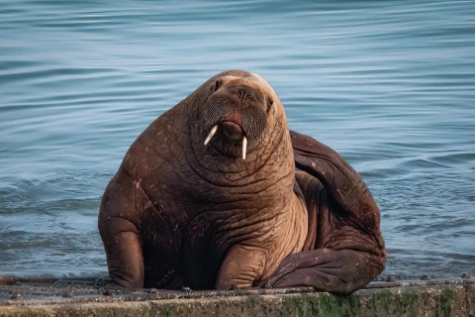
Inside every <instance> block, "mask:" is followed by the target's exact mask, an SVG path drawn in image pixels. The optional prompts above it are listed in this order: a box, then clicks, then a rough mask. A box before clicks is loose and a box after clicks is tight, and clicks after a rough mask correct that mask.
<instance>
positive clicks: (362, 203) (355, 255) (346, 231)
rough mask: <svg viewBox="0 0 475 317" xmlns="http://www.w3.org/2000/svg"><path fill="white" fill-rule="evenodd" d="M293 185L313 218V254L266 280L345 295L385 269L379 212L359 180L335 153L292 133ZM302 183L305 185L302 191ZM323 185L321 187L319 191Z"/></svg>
mask: <svg viewBox="0 0 475 317" xmlns="http://www.w3.org/2000/svg"><path fill="white" fill-rule="evenodd" d="M290 135H291V139H292V146H293V149H294V159H295V164H296V166H297V167H298V168H299V169H301V170H302V171H304V172H306V173H298V175H297V182H298V183H299V185H300V186H301V187H302V190H303V193H304V195H305V198H306V200H307V207H308V212H309V215H312V214H313V215H316V216H314V217H309V219H312V218H313V219H315V221H316V225H313V226H309V228H310V227H313V228H316V231H317V232H316V234H315V233H313V235H312V233H310V232H309V234H308V235H309V236H312V237H316V238H315V242H313V241H312V243H306V245H312V248H315V250H308V249H307V250H304V252H300V253H296V254H293V255H290V256H288V257H287V258H286V259H285V260H284V261H282V263H281V264H280V266H279V268H278V269H277V271H276V272H275V273H274V274H273V276H272V278H271V279H270V281H269V282H270V283H271V284H273V285H274V286H276V287H284V286H302V285H306V286H313V287H315V288H316V289H318V290H321V291H329V292H333V293H338V294H349V293H352V292H354V291H355V290H357V289H359V288H361V287H364V286H365V285H366V284H368V283H369V282H370V281H371V280H373V279H374V278H375V277H376V276H377V275H378V274H379V273H381V272H382V271H383V269H384V262H385V261H386V251H385V249H384V240H383V237H382V235H381V231H380V228H379V223H380V213H379V209H378V206H377V205H376V202H375V201H374V199H373V197H372V195H371V193H370V191H369V189H368V187H367V186H366V184H365V183H364V182H363V180H362V179H361V177H360V175H359V174H358V173H357V172H356V171H355V170H354V169H353V168H351V167H350V166H349V165H348V163H346V162H345V160H344V159H343V158H342V157H341V156H340V155H339V154H338V153H336V152H335V151H333V150H332V149H330V148H329V147H327V146H325V145H323V144H321V143H320V142H318V141H316V140H314V139H313V138H311V137H308V136H304V135H301V134H298V133H295V132H293V131H290ZM302 184H303V186H302ZM322 185H323V186H322Z"/></svg>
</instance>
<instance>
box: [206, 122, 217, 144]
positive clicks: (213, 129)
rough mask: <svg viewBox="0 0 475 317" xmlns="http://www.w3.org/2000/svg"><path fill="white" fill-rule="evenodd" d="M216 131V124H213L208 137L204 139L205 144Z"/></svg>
mask: <svg viewBox="0 0 475 317" xmlns="http://www.w3.org/2000/svg"><path fill="white" fill-rule="evenodd" d="M216 131H218V125H217V124H215V125H214V126H213V128H212V129H211V132H210V133H209V134H208V137H207V138H206V140H205V146H206V144H208V142H209V141H211V138H212V137H213V136H214V134H215V133H216Z"/></svg>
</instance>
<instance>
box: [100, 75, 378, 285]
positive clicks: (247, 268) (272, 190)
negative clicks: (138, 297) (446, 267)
mask: <svg viewBox="0 0 475 317" xmlns="http://www.w3.org/2000/svg"><path fill="white" fill-rule="evenodd" d="M296 165H297V166H298V167H299V168H300V169H301V170H302V171H301V172H298V173H296V172H295V166H296ZM99 231H100V233H101V237H102V239H103V242H104V247H105V250H106V254H107V262H108V266H109V272H110V276H111V279H112V284H114V285H119V286H125V287H157V288H170V289H176V288H180V287H182V286H188V287H191V288H192V289H213V288H217V289H227V288H229V287H231V286H232V285H237V286H238V287H253V286H259V285H261V284H262V283H265V282H270V283H271V284H273V285H274V286H276V287H280V286H294V285H312V286H315V287H317V288H318V289H320V290H328V291H333V292H336V293H350V292H352V291H354V290H355V289H357V288H359V287H362V286H364V285H365V284H367V283H368V282H369V281H370V280H371V279H372V278H374V277H375V276H376V275H377V274H378V273H379V272H381V270H382V269H383V268H384V260H385V257H386V254H385V251H384V241H383V239H382V237H381V233H380V231H379V210H378V207H377V206H376V204H375V202H374V200H373V198H372V196H371V194H370V192H369V190H368V189H367V187H366V185H365V184H364V183H363V181H362V180H361V178H360V176H359V175H358V174H357V173H356V172H355V171H354V170H353V169H352V168H351V167H350V166H349V165H348V164H347V163H346V162H345V161H344V160H343V159H342V158H341V157H340V156H339V155H338V154H337V153H335V152H334V151H332V150H331V149H329V148H328V147H325V146H324V145H322V144H320V143H318V142H317V141H315V140H313V139H311V138H309V137H306V136H303V135H299V134H297V133H294V132H291V131H289V129H288V126H287V120H286V117H285V112H284V108H283V107H282V104H281V102H280V100H279V98H278V96H277V95H276V93H275V92H274V90H273V89H272V87H271V86H270V85H269V84H268V83H267V82H266V81H265V80H263V79H262V78H261V77H260V76H258V75H256V74H252V73H248V72H244V71H228V72H224V73H220V74H218V75H216V76H214V77H212V78H211V79H209V80H208V81H206V82H205V83H204V84H203V85H201V86H200V87H199V88H198V89H197V90H196V91H194V92H193V93H192V94H191V95H189V96H188V97H187V98H185V99H184V100H183V101H181V102H180V103H179V104H178V105H176V106H175V107H173V108H171V109H170V110H169V111H167V112H165V113H164V114H163V115H161V116H160V117H159V118H157V119H156V120H155V121H154V122H152V124H151V125H150V126H149V127H148V128H147V129H146V130H145V131H144V132H143V133H142V134H141V135H140V136H139V137H138V138H137V140H136V141H135V142H134V143H133V144H132V145H131V147H130V149H129V150H128V152H127V154H126V155H125V157H124V160H123V162H122V164H121V166H120V168H119V170H118V172H117V174H116V175H115V176H114V178H113V179H112V180H111V181H110V183H109V185H108V186H107V188H106V190H105V193H104V196H103V199H102V203H101V210H100V214H99Z"/></svg>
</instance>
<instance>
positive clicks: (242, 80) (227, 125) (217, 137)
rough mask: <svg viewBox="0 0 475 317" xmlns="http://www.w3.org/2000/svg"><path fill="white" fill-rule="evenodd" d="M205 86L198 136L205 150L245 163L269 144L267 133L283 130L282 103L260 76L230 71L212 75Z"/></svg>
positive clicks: (284, 120)
mask: <svg viewBox="0 0 475 317" xmlns="http://www.w3.org/2000/svg"><path fill="white" fill-rule="evenodd" d="M204 86H205V87H203V88H205V89H203V90H204V91H207V96H206V97H205V98H203V102H202V103H200V105H199V110H198V112H199V115H198V126H199V128H200V129H199V130H200V131H199V132H198V133H197V135H198V136H199V138H201V142H202V144H203V146H204V147H207V148H212V149H213V150H215V151H217V152H218V153H219V154H221V155H223V156H225V157H230V158H241V159H242V160H246V158H247V156H248V153H249V152H252V151H256V150H257V149H259V148H261V149H262V148H263V147H265V146H266V145H267V144H268V143H269V141H272V140H271V139H270V134H274V133H275V132H277V131H278V130H281V129H285V127H286V124H283V123H285V122H286V119H285V113H284V110H283V107H282V104H281V102H280V100H279V98H278V97H277V94H276V93H275V91H274V90H273V89H272V87H271V86H270V85H269V84H268V83H267V82H266V81H265V80H264V79H263V78H262V77H260V76H259V75H257V74H254V73H248V72H244V71H229V72H225V73H221V74H218V75H216V76H214V77H213V78H211V79H210V80H209V81H208V82H207V83H205V84H204ZM206 86H208V87H207V89H206ZM284 126H285V127H284ZM283 131H285V130H283ZM283 131H282V132H283ZM273 132H274V133H273Z"/></svg>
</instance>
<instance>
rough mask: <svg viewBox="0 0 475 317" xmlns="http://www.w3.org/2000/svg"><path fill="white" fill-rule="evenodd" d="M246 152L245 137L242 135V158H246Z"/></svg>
mask: <svg viewBox="0 0 475 317" xmlns="http://www.w3.org/2000/svg"><path fill="white" fill-rule="evenodd" d="M246 152H247V138H246V137H243V138H242V160H243V161H245V160H246V154H247V153H246Z"/></svg>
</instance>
